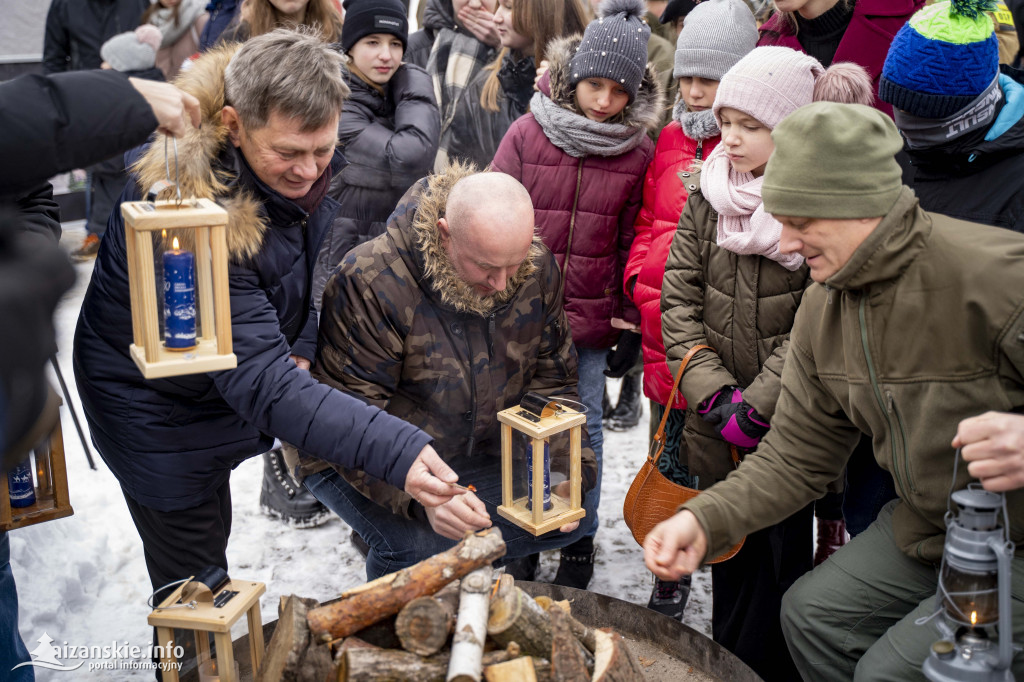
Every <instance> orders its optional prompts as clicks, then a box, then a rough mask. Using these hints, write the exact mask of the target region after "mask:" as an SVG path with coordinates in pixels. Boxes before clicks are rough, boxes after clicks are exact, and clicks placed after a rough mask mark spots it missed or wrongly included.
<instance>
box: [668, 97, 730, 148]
mask: <svg viewBox="0 0 1024 682" xmlns="http://www.w3.org/2000/svg"><path fill="white" fill-rule="evenodd" d="M672 120H674V121H678V122H679V125H680V127H681V128H682V129H683V133H684V134H685V135H686V136H687V137H688V138H690V139H691V140H707V139H708V138H712V137H714V136H715V135H718V134H720V133H721V132H722V131H721V130H719V129H718V121H716V120H715V112H713V111H712V110H711V109H705V110H704V111H687V110H686V102H684V101H683V98H682V97H680V98H679V100H678V101H676V105H675V106H674V107H672Z"/></svg>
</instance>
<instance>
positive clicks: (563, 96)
mask: <svg viewBox="0 0 1024 682" xmlns="http://www.w3.org/2000/svg"><path fill="white" fill-rule="evenodd" d="M582 40H583V38H582V37H581V36H580V35H572V36H567V37H564V38H556V39H554V40H552V41H551V42H550V43H548V49H547V58H548V64H549V73H550V78H551V81H550V97H551V101H553V102H554V103H555V104H557V105H558V106H560V107H562V108H563V109H568V110H569V111H573V112H576V113H579V111H578V110H577V108H576V98H575V96H574V95H575V88H573V87H572V86H570V85H569V79H570V76H569V62H570V61H571V60H572V56H573V55H574V54H576V50H577V49H578V48H579V45H580V42H581V41H582ZM664 107H665V93H664V90H663V88H662V85H661V82H660V81H659V80H658V77H657V74H656V73H655V72H654V67H653V66H652V65H651V64H650V63H649V62H648V64H647V67H646V68H645V69H644V78H643V80H642V81H640V87H639V88H638V89H637V92H636V97H635V98H634V99H633V103H632V104H630V105H629V106H628V107H626V108H625V109H624V110H623V118H622V120H621V121H620V120H618V118H617V117H616V119H613V120H610V121H608V122H609V123H622V124H624V125H628V126H631V127H633V128H643V129H644V130H647V131H651V130H657V129H658V128H659V126H660V125H661V119H662V114H663V112H664Z"/></svg>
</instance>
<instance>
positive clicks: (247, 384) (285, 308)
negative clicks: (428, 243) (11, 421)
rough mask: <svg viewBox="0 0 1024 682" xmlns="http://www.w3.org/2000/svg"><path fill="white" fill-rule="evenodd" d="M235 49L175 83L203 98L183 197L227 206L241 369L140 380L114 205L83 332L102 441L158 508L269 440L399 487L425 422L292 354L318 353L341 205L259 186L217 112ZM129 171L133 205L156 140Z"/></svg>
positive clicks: (150, 169) (179, 504)
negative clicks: (314, 297)
mask: <svg viewBox="0 0 1024 682" xmlns="http://www.w3.org/2000/svg"><path fill="white" fill-rule="evenodd" d="M237 49H238V46H237V45H229V46H226V47H223V48H218V49H214V50H211V51H210V52H208V53H207V54H206V55H204V56H203V57H202V58H200V59H199V60H198V61H197V62H196V63H195V64H194V66H193V67H192V68H191V69H189V70H188V71H187V72H185V73H184V74H183V75H182V77H181V78H180V79H179V81H178V83H179V85H180V86H181V87H182V88H183V89H184V90H186V91H187V92H190V93H191V94H193V95H195V96H196V98H197V99H199V102H200V106H201V107H202V111H203V112H204V120H203V125H202V127H201V128H200V129H194V130H191V131H190V132H189V133H188V134H186V135H185V136H184V137H183V138H181V139H180V140H179V141H178V159H180V160H181V168H180V174H179V181H180V184H181V187H182V191H183V194H184V195H185V196H197V197H208V198H213V199H216V200H217V201H218V202H219V203H220V204H221V205H222V206H223V207H224V208H225V209H226V210H227V211H228V226H227V243H228V250H229V273H228V274H229V283H228V286H229V291H230V297H231V333H232V337H233V342H234V353H235V355H236V356H237V360H238V366H237V367H236V368H235V369H231V370H226V371H220V372H211V373H208V374H192V375H186V376H178V377H170V378H166V379H155V380H146V379H143V378H142V375H141V374H140V373H139V370H138V369H137V368H136V367H135V364H134V362H133V361H132V359H131V357H130V355H129V352H128V349H129V345H130V344H131V342H132V321H131V308H130V304H129V301H130V299H129V288H128V272H127V268H126V249H125V234H124V225H123V222H122V219H121V211H120V210H119V208H118V209H115V211H114V214H113V217H112V219H111V221H110V228H109V229H108V230H107V234H106V235H105V237H104V238H103V241H102V245H101V246H100V251H99V254H98V256H97V259H96V267H95V270H94V271H93V275H92V281H91V282H90V284H89V289H88V291H87V292H86V294H85V300H84V301H83V304H82V312H81V315H80V317H79V320H78V327H77V329H76V330H75V346H74V368H75V377H76V379H77V382H78V391H79V394H80V395H81V398H82V405H83V407H84V409H85V414H86V418H87V419H88V421H89V426H90V430H91V432H92V437H93V440H94V442H95V443H96V446H97V448H98V449H99V451H100V454H101V455H102V457H103V459H104V461H105V462H106V463H107V465H108V466H109V467H110V469H111V470H112V471H113V472H114V475H115V476H116V477H117V479H118V481H119V482H120V484H121V486H122V487H123V489H124V490H125V492H126V493H127V494H128V495H129V496H130V497H131V498H132V499H134V500H135V501H137V502H139V503H140V504H142V505H145V506H147V507H151V508H153V509H156V510H157V511H177V510H182V509H188V508H190V507H194V506H196V505H198V504H200V503H202V502H204V501H205V500H207V499H209V498H210V497H211V496H212V495H213V494H214V492H215V491H216V490H217V488H218V487H220V486H221V485H222V484H223V483H224V482H225V481H226V480H227V478H228V476H229V475H230V472H231V469H232V468H234V467H235V466H237V465H238V464H239V463H241V462H242V461H243V460H245V459H247V458H249V457H252V456H254V455H257V454H259V453H261V452H265V451H267V450H269V449H270V447H271V446H272V445H273V440H274V437H278V438H281V439H282V440H286V441H288V442H290V443H294V444H296V445H297V446H299V447H302V448H304V449H306V450H308V451H310V452H313V453H315V454H316V455H317V456H319V457H322V458H324V459H326V460H328V461H332V462H337V463H341V464H344V465H346V466H348V467H352V468H361V469H362V468H365V469H366V470H367V471H368V472H370V473H372V474H373V475H374V476H378V477H380V478H382V479H385V480H388V481H390V482H391V483H393V484H395V485H398V486H401V485H403V484H404V481H405V476H406V474H407V473H408V470H409V467H410V466H411V464H412V462H413V461H414V460H415V458H416V456H417V455H418V453H419V452H420V450H421V449H422V448H423V447H424V446H425V445H426V444H427V443H429V442H430V437H429V436H427V435H426V434H424V433H423V432H422V431H420V430H419V429H416V428H415V427H412V426H410V425H408V424H406V423H404V422H402V421H399V420H398V419H396V418H394V417H391V416H389V415H387V414H385V413H383V412H381V411H380V410H377V409H376V408H373V407H369V406H367V405H365V404H364V403H362V402H360V401H358V400H355V399H354V398H352V397H350V396H348V395H345V394H344V393H341V392H340V391H335V390H332V389H331V388H330V387H328V386H326V385H324V384H321V383H319V382H317V381H315V380H314V379H313V378H312V377H311V376H310V375H309V373H307V372H306V371H304V370H301V369H299V368H298V367H297V366H296V365H295V363H294V362H292V361H291V360H290V359H289V355H298V356H301V357H305V358H312V357H313V355H314V352H315V344H316V315H315V314H314V312H313V307H312V305H311V302H310V296H309V286H310V278H311V275H312V270H313V263H314V260H315V258H316V254H317V253H318V250H319V247H320V242H321V240H322V238H323V234H324V232H325V231H326V229H327V227H328V226H329V225H330V222H331V219H332V218H333V216H334V213H335V211H336V210H337V203H336V202H335V201H334V200H333V199H331V198H330V197H326V198H324V200H323V201H322V202H321V203H320V204H319V206H318V207H317V208H316V209H315V210H314V211H313V212H312V213H306V211H304V210H303V209H301V208H300V207H299V206H298V205H297V204H296V203H294V202H292V201H290V200H288V199H285V198H284V197H282V196H281V195H280V194H277V193H276V192H274V191H273V190H271V189H270V188H269V187H267V186H266V185H264V184H263V183H262V182H261V181H260V180H259V178H257V177H256V175H255V174H254V173H253V172H252V171H251V170H250V169H249V167H248V164H247V163H246V162H245V160H244V158H243V157H242V155H241V153H239V152H238V151H237V150H236V149H235V147H233V146H232V145H231V144H230V143H229V142H228V141H227V129H226V128H225V127H224V125H223V124H222V123H221V119H220V111H221V108H222V107H223V104H224V69H225V68H226V66H227V64H228V62H229V61H230V59H231V56H232V55H233V54H234V51H235V50H237ZM343 163H344V159H343V157H342V156H341V153H340V152H336V153H335V157H334V159H333V161H332V163H331V168H332V169H333V171H334V172H337V171H338V170H340V168H341V166H342V164H343ZM133 171H134V179H135V182H131V183H129V185H128V187H126V189H125V192H124V194H123V195H122V197H121V201H135V200H138V199H139V198H140V197H141V196H142V192H143V191H144V190H143V188H149V187H152V186H153V184H154V183H155V182H156V181H157V180H159V179H162V178H163V177H164V175H165V171H164V150H163V144H161V140H160V139H159V138H157V141H156V142H155V143H154V144H153V145H151V146H150V147H149V149H148V150H145V151H143V152H141V157H140V158H139V160H138V162H137V163H136V164H135V165H134V166H133Z"/></svg>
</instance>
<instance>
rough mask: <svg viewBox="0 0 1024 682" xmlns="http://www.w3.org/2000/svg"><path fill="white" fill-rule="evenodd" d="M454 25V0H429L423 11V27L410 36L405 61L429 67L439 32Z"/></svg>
mask: <svg viewBox="0 0 1024 682" xmlns="http://www.w3.org/2000/svg"><path fill="white" fill-rule="evenodd" d="M454 26H455V10H454V9H453V8H452V0H427V8H426V10H424V12H423V28H421V29H420V30H418V31H416V32H415V33H413V34H412V35H411V36H409V42H408V44H407V45H406V47H405V56H404V58H403V61H405V63H406V64H415V65H416V66H421V67H423V68H424V69H425V68H427V59H429V58H430V49H431V48H432V47H434V38H436V37H437V32H438V31H440V30H441V29H442V28H453V27H454Z"/></svg>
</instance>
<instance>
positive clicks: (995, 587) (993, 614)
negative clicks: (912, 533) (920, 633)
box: [918, 453, 1014, 682]
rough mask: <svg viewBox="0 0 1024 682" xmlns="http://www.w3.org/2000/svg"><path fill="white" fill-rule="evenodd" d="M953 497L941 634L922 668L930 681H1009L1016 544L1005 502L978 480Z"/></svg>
mask: <svg viewBox="0 0 1024 682" xmlns="http://www.w3.org/2000/svg"><path fill="white" fill-rule="evenodd" d="M957 458H958V459H959V453H958V454H957ZM951 497H952V501H953V502H954V503H956V506H957V508H958V509H959V513H957V514H955V515H954V514H953V513H952V512H950V511H947V512H946V546H945V548H944V549H943V553H942V568H941V570H940V572H939V588H938V593H937V601H938V603H939V606H940V609H941V611H940V613H941V614H942V618H940V619H939V621H938V629H939V631H940V632H941V633H942V635H943V638H942V639H940V640H938V641H937V642H935V643H934V644H933V645H932V648H931V653H930V655H929V656H928V658H926V659H925V662H924V666H923V672H924V674H925V677H927V678H928V679H929V680H932V681H933V682H954V681H958V682H964V681H967V682H996V681H999V682H1003V681H1012V680H1013V679H1014V677H1013V673H1012V672H1011V670H1010V663H1011V661H1012V659H1013V622H1012V619H1011V611H1010V609H1011V598H1010V578H1011V573H1010V561H1011V559H1012V558H1013V552H1014V545H1013V543H1012V542H1010V530H1009V516H1008V515H1007V514H1006V506H1005V504H1006V501H1005V498H1004V496H1003V494H1002V493H994V492H990V491H987V490H984V489H982V488H981V486H980V485H979V484H976V483H972V484H971V485H969V486H968V487H967V489H966V490H958V491H957V492H955V493H953V494H952V496H951ZM1000 515H1002V516H1003V519H1004V520H1003V523H1002V524H1000V522H999V517H1000ZM930 618H931V617H928V618H924V619H921V620H920V621H918V622H919V624H923V623H924V622H926V621H927V620H930Z"/></svg>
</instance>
